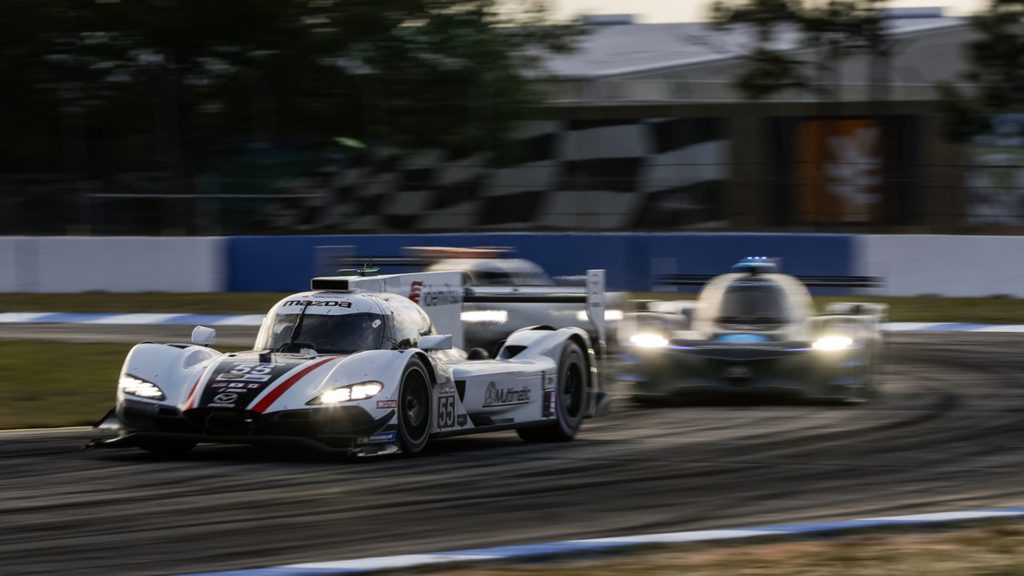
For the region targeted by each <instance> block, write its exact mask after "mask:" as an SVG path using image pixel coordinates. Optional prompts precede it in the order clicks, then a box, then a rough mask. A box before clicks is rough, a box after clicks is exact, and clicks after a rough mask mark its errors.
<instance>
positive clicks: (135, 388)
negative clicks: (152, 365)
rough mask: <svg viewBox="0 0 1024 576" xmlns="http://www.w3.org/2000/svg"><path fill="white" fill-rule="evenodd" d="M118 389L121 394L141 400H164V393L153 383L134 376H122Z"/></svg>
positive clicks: (118, 382)
mask: <svg viewBox="0 0 1024 576" xmlns="http://www.w3.org/2000/svg"><path fill="white" fill-rule="evenodd" d="M117 385H118V387H119V388H120V389H121V392H124V393H125V394H129V395H131V396H138V397H139V398H146V399H149V400H163V399H164V391H163V390H161V389H160V388H159V387H157V385H156V384H153V383H152V382H146V381H145V380H141V379H139V378H136V377H134V376H128V375H127V374H126V375H124V376H121V378H119V379H118V381H117Z"/></svg>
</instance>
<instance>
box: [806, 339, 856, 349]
mask: <svg viewBox="0 0 1024 576" xmlns="http://www.w3.org/2000/svg"><path fill="white" fill-rule="evenodd" d="M850 346H853V340H852V339H850V338H849V337H848V336H822V337H821V338H818V339H817V340H815V341H814V344H811V347H812V348H814V349H815V350H821V351H822V352H839V351H840V350H846V349H847V348H849V347H850Z"/></svg>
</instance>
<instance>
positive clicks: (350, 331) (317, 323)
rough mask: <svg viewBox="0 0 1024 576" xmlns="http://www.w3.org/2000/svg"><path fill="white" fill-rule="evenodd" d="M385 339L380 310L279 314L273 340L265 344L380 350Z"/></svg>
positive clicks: (278, 348)
mask: <svg viewBox="0 0 1024 576" xmlns="http://www.w3.org/2000/svg"><path fill="white" fill-rule="evenodd" d="M383 342H384V317H383V316H381V315H380V314H368V313H358V314H330V315H328V314H279V315H278V316H277V317H276V318H275V319H274V324H273V326H272V330H271V333H270V342H269V343H267V344H266V345H265V346H263V347H262V348H264V349H270V350H273V351H275V352H298V351H300V350H302V349H303V348H312V349H313V350H316V351H317V352H319V353H321V354H351V353H353V352H360V351H362V350H379V349H380V348H381V346H382V344H383Z"/></svg>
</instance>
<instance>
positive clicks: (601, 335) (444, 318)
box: [310, 270, 607, 351]
mask: <svg viewBox="0 0 1024 576" xmlns="http://www.w3.org/2000/svg"><path fill="white" fill-rule="evenodd" d="M310 288H311V289H313V290H336V291H340V292H390V293H392V294H398V295H401V296H405V297H406V298H408V299H410V300H412V301H413V302H416V303H417V304H419V306H420V308H422V309H423V311H424V312H426V313H427V315H428V316H429V317H430V320H431V322H433V323H434V327H435V328H436V329H437V331H438V332H440V333H442V334H451V335H452V342H453V344H454V346H455V347H457V348H462V347H463V344H464V342H465V338H464V334H463V327H462V305H463V303H464V302H474V303H492V304H503V303H508V304H513V303H537V304H584V305H585V308H584V309H585V310H586V315H587V319H588V320H589V321H590V323H591V324H592V325H593V326H594V329H595V332H596V333H597V335H598V346H600V348H601V350H602V351H603V350H604V348H605V346H606V344H607V339H606V336H607V328H606V325H605V307H606V298H607V296H606V294H605V271H604V270H588V271H587V276H586V289H585V290H582V291H578V292H576V291H566V290H564V289H559V288H558V287H551V288H550V289H548V288H546V287H545V288H536V287H532V288H530V289H523V288H516V287H514V286H510V287H507V288H506V287H489V288H486V289H481V288H470V287H467V286H465V285H464V284H463V276H462V273H461V272H413V273H409V274H390V275H382V276H332V277H320V278H313V280H312V281H311V282H310Z"/></svg>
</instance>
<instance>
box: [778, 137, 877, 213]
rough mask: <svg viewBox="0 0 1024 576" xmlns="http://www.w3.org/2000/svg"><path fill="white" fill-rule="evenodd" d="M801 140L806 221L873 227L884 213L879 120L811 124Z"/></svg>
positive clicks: (800, 186)
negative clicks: (857, 224)
mask: <svg viewBox="0 0 1024 576" xmlns="http://www.w3.org/2000/svg"><path fill="white" fill-rule="evenodd" d="M796 137H797V147H796V148H797V157H796V161H797V168H796V170H797V174H796V176H797V182H796V185H797V199H798V211H799V219H800V221H801V222H804V223H849V224H854V223H870V222H876V221H878V220H879V219H881V218H882V215H883V199H884V188H883V182H884V180H883V177H882V175H883V169H884V158H883V155H884V153H883V142H882V137H883V130H882V124H881V123H880V122H878V121H877V120H871V119H857V120H808V121H805V122H801V123H800V125H799V128H798V129H797V132H796Z"/></svg>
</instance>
